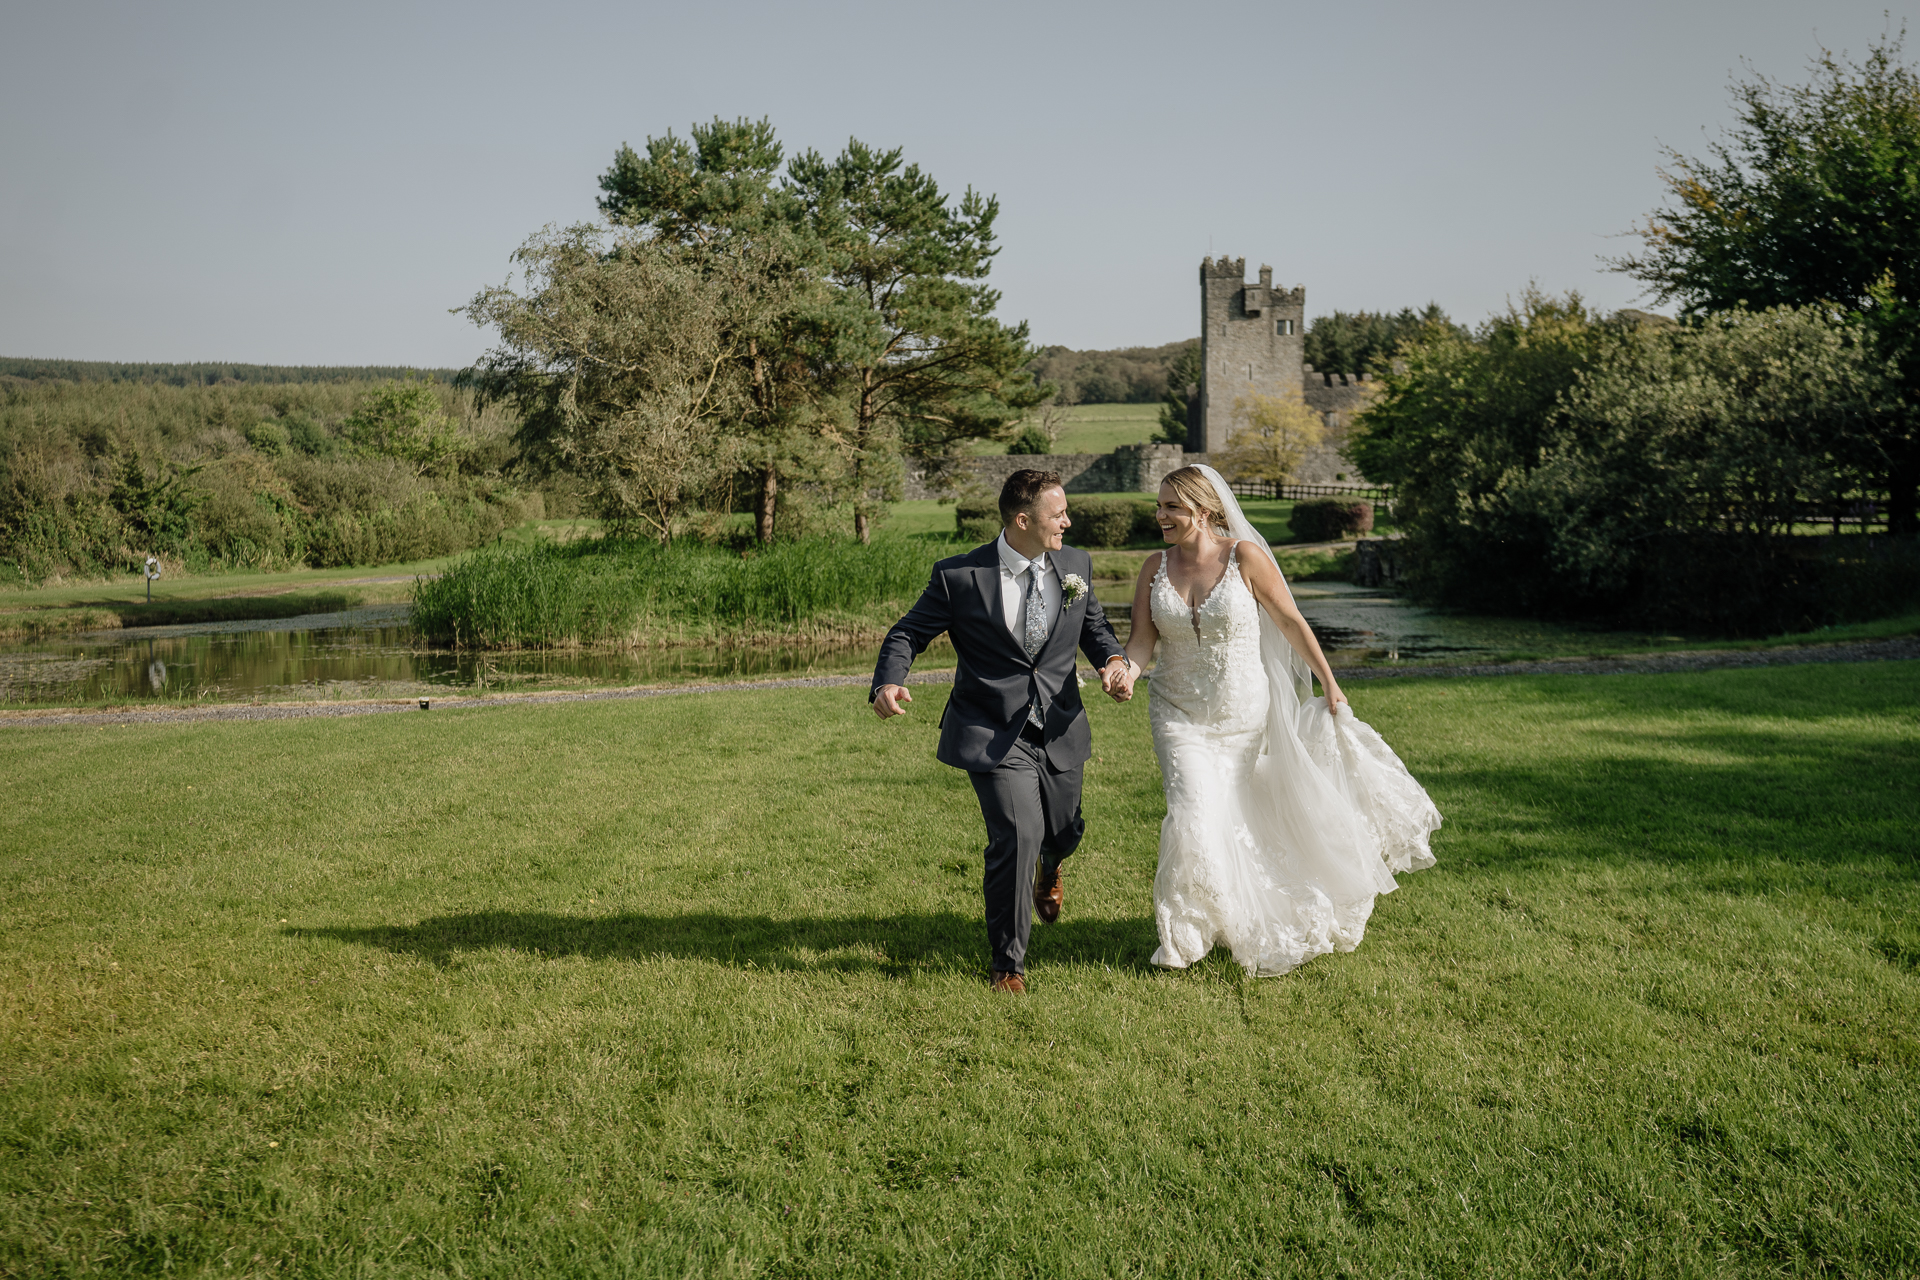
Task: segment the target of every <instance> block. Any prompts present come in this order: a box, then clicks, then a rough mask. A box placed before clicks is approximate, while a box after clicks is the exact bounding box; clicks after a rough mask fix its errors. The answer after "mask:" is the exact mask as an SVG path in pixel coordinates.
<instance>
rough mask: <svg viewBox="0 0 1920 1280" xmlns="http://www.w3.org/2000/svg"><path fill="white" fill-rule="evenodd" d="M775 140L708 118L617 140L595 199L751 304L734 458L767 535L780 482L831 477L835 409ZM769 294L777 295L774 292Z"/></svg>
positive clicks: (824, 336)
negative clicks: (634, 141) (685, 131)
mask: <svg viewBox="0 0 1920 1280" xmlns="http://www.w3.org/2000/svg"><path fill="white" fill-rule="evenodd" d="M781 160H782V151H781V147H780V144H779V142H778V141H777V140H776V138H775V137H774V132H773V126H772V125H771V124H770V123H769V122H767V121H765V120H758V121H755V120H733V121H728V120H718V119H716V120H714V121H713V122H712V123H710V124H705V125H695V126H693V128H692V129H691V130H689V136H688V138H685V139H682V138H679V137H676V136H675V135H674V134H673V133H672V132H671V131H669V132H668V133H667V135H666V136H665V137H663V138H648V139H647V144H646V153H645V154H644V155H641V154H639V153H636V152H635V151H634V150H633V148H631V147H629V146H626V145H622V146H621V148H620V150H619V151H618V152H617V153H616V154H615V156H614V162H613V166H612V167H611V168H610V169H608V170H607V172H606V173H604V174H602V175H601V178H600V189H601V191H602V192H603V193H604V194H603V195H602V197H601V199H600V202H599V203H600V209H601V211H602V212H603V213H604V214H606V216H607V218H608V219H609V220H610V221H612V222H614V223H615V224H617V225H619V226H622V227H627V228H632V229H634V230H636V231H638V232H639V233H641V235H642V236H643V237H645V238H646V239H648V240H650V241H651V242H652V243H654V244H655V245H657V246H661V247H670V248H671V249H672V250H674V251H675V252H676V253H677V254H678V255H679V256H680V257H681V258H682V259H683V260H684V261H688V262H697V263H698V264H699V269H700V270H701V271H702V272H703V273H704V274H705V275H707V276H708V277H710V278H712V279H713V280H715V281H716V282H718V283H720V284H721V285H722V286H723V287H724V288H726V289H728V290H731V291H733V292H734V293H736V294H738V295H741V297H743V298H757V299H759V302H760V305H754V306H748V307H744V308H735V318H736V320H737V321H739V322H742V323H747V322H750V323H751V328H750V329H748V330H746V331H743V332H741V333H739V334H737V335H735V336H736V337H737V339H738V341H737V344H736V347H735V350H736V353H737V355H736V358H737V360H738V361H739V363H740V365H741V369H740V372H741V373H742V374H743V375H744V389H743V396H742V398H741V400H740V401H739V419H738V422H737V426H738V428H739V429H738V430H737V431H736V432H734V438H733V441H732V443H733V445H734V447H735V448H736V450H737V460H738V461H739V462H740V463H741V464H742V466H743V467H744V468H745V470H746V471H747V473H748V474H749V475H750V477H751V487H752V501H753V509H754V525H755V532H756V535H757V536H758V538H759V540H760V541H762V542H771V541H773V538H774V530H775V518H776V513H777V510H778V504H779V497H780V493H781V490H782V487H783V485H786V484H790V483H791V482H793V481H796V480H800V481H812V482H816V483H818V482H822V481H827V482H830V481H831V480H832V478H833V475H832V473H833V472H834V471H835V468H834V466H833V465H832V464H833V462H834V460H835V451H834V450H833V449H832V448H831V447H830V446H831V445H832V444H833V443H834V442H836V441H837V440H838V438H839V435H840V433H839V431H838V426H839V424H840V421H841V419H842V417H843V416H844V415H843V414H842V413H841V411H840V409H841V400H840V398H839V393H838V389H837V388H836V387H835V386H834V380H833V378H832V377H831V376H830V373H831V371H830V370H829V369H828V368H827V367H826V365H825V363H824V356H825V353H826V351H827V349H828V345H829V343H828V334H829V328H828V326H827V323H826V321H827V319H828V318H829V317H831V315H832V314H833V313H834V311H835V307H834V305H833V303H834V298H833V296H832V290H831V288H830V286H829V285H828V284H827V283H826V265H827V263H826V254H827V248H826V245H825V244H824V243H823V242H822V240H821V239H820V237H819V236H818V234H817V233H816V231H815V229H814V228H813V227H812V226H810V225H809V222H808V220H807V219H806V217H805V216H804V210H803V208H802V205H801V202H800V201H799V200H798V198H796V196H795V195H794V194H793V192H792V191H791V190H790V189H789V186H788V185H787V184H784V183H783V182H782V181H781V180H780V177H779V173H780V164H781ZM776 299H777V302H776V301H775V300H776Z"/></svg>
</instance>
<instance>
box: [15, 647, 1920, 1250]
mask: <svg viewBox="0 0 1920 1280" xmlns="http://www.w3.org/2000/svg"><path fill="white" fill-rule="evenodd" d="M1916 690H1920V670H1917V669H1916V667H1915V665H1914V664H1868V665H1861V666H1854V667H1845V668H1813V667H1803V668H1787V669H1776V670H1766V671H1722V672H1712V673H1705V674H1701V675H1696V676H1665V677H1604V678H1557V679H1513V680H1502V681H1489V682H1479V683H1468V682H1458V681H1434V682H1431V683H1427V682H1422V683H1418V684H1414V683H1408V684H1369V685H1365V686H1360V687H1356V688H1355V689H1354V690H1353V691H1352V693H1353V696H1354V698H1355V700H1356V703H1357V704H1358V709H1359V710H1360V712H1361V713H1362V714H1363V715H1364V716H1365V717H1366V718H1367V719H1369V720H1370V721H1371V722H1373V723H1374V724H1375V725H1376V726H1378V727H1379V728H1380V729H1381V730H1382V731H1383V732H1385V733H1386V734H1387V735H1388V737H1389V738H1390V739H1391V740H1392V741H1393V742H1394V743H1395V744H1396V746H1397V747H1398V748H1399V749H1400V750H1401V752H1402V754H1403V755H1404V757H1405V758H1406V760H1407V762H1408V764H1409V765H1410V766H1411V767H1412V768H1413V770H1414V772H1415V773H1416V774H1418V775H1419V776H1420V777H1421V778H1422V780H1423V781H1424V782H1425V783H1426V785H1427V786H1428V787H1429V788H1430V789H1431V790H1432V792H1433V794H1434V796H1435V798H1436V799H1437V800H1438V802H1439V804H1440V806H1441V808H1442V809H1443V810H1444V811H1445V813H1446V817H1447V826H1446V828H1445V829H1444V830H1443V831H1442V832H1441V833H1440V834H1439V837H1438V840H1437V850H1438V853H1439V855H1440V865H1439V866H1438V867H1437V868H1435V869H1433V870H1431V871H1427V872H1423V873H1421V874H1419V875H1415V876H1409V877H1406V878H1405V879H1404V881H1403V884H1402V887H1401V889H1400V890H1399V891H1398V892H1396V893H1394V894H1392V895H1389V896H1388V897H1386V898H1384V899H1382V900H1381V903H1380V906H1379V909H1378V911H1377V912H1376V913H1375V916H1374V919H1373V922H1372V924H1371V926H1370V928H1369V932H1368V936H1367V940H1366V942H1365V943H1364V945H1362V946H1361V948H1360V949H1359V950H1358V951H1357V952H1355V953H1353V954H1352V955H1347V956H1334V957H1325V958H1322V959H1320V960H1316V961H1314V962H1313V963H1312V964H1310V965H1309V966H1307V967H1306V968H1305V969H1303V970H1302V971H1300V972H1299V973H1297V974H1295V975H1292V976H1290V977H1288V978H1284V979H1279V980H1267V981H1258V982H1249V981H1247V980H1246V979H1244V978H1243V977H1242V976H1241V974H1240V973H1239V971H1238V970H1237V969H1236V968H1234V967H1233V966H1232V965H1231V964H1230V963H1228V962H1226V961H1225V960H1224V959H1222V958H1216V959H1215V960H1213V961H1210V962H1208V963H1207V964H1205V965H1202V966H1200V967H1199V968H1198V969H1196V970H1193V971H1190V972H1187V973H1184V974H1169V973H1162V972H1158V971H1154V970H1152V969H1150V968H1149V967H1148V966H1147V963H1146V961H1147V957H1148V955H1149V954H1150V952H1151V950H1152V948H1153V946H1154V929H1153V923H1152V920H1151V915H1150V912H1149V909H1148V903H1149V895H1150V886H1151V880H1152V874H1153V865H1154V856H1155V848H1156V843H1157V833H1158V827H1159V821H1160V816H1161V812H1162V810H1161V803H1160V797H1159V788H1158V777H1157V771H1156V769H1155V766H1154V762H1153V757H1152V754H1151V747H1150V743H1149V737H1148V733H1147V728H1146V708H1145V706H1144V705H1142V704H1141V703H1134V704H1131V705H1129V706H1126V707H1114V706H1112V705H1110V704H1105V703H1101V704H1097V705H1095V706H1094V707H1093V708H1092V714H1093V716H1094V720H1095V723H1094V734H1095V743H1096V749H1097V752H1098V755H1097V757H1096V759H1095V760H1094V762H1093V763H1092V764H1091V765H1090V766H1089V771H1088V789H1087V799H1086V804H1087V815H1088V819H1089V824H1090V828H1089V836H1088V840H1087V843H1086V845H1085V846H1084V847H1083V848H1082V850H1081V852H1080V853H1078V854H1077V855H1076V856H1075V858H1074V861H1073V863H1071V864H1070V867H1071V869H1070V871H1069V878H1068V881H1067V884H1068V897H1067V912H1066V916H1065V918H1064V919H1063V921H1062V923H1061V924H1059V925H1057V926H1055V927H1053V928H1050V929H1037V930H1036V932H1035V938H1036V941H1035V955H1034V957H1033V962H1032V966H1031V977H1032V984H1033V991H1032V994H1031V995H1030V996H1028V997H1027V998H1026V999H1024V1000H1018V1001H1014V1000H1005V999H996V998H991V997H990V996H989V995H988V993H987V992H986V991H985V990H984V983H983V981H982V975H981V973H980V968H981V965H982V963H983V959H984V940H983V937H982V928H981V925H980V923H979V920H978V915H979V889H978V877H979V845H980V836H979V832H978V822H979V819H978V816H977V813H976V812H975V807H974V801H973V796H972V793H971V791H970V790H969V789H968V788H967V787H966V786H965V784H964V781H962V780H961V779H960V778H959V777H958V775H956V774H955V773H953V772H952V771H951V770H947V769H944V768H942V767H940V766H939V765H937V764H935V763H934V761H933V759H932V751H933V744H934V739H935V734H936V728H935V725H936V721H937V719H938V713H939V709H940V705H941V700H942V698H943V696H944V691H943V690H940V689H937V688H932V687H929V688H926V689H924V690H922V691H921V696H920V700H919V702H918V703H917V704H916V707H915V710H914V713H913V714H912V715H910V716H909V717H907V718H906V719H905V720H904V721H896V722H892V723H890V724H888V725H884V726H883V725H879V724H877V723H875V722H874V721H873V720H872V718H871V716H870V715H869V713H868V712H867V709H866V707H865V706H864V704H863V700H862V699H861V698H860V696H859V693H858V691H857V690H852V691H849V690H819V691H815V690H797V691H790V692H779V693H741V694H726V695H714V696H701V697H683V698H673V699H663V700H660V701H657V702H621V703H590V704H569V705H566V706H559V707H538V708H515V709H496V710H492V711H486V712H480V713H473V714H466V713H462V714H458V715H445V714H442V713H440V712H438V711H436V712H430V713H425V714H420V713H413V714H408V715H405V716H381V717H368V718H364V719H354V720H341V721H327V722H301V721H283V722H259V723H245V724H223V725H198V726H181V727H151V728H136V729H99V730H62V729H23V730H8V731H5V732H4V733H0V772H4V775H5V776H6V777H7V778H9V779H10V781H11V783H12V785H13V794H14V795H16V796H19V797H24V798H26V802H25V803H18V804H13V805H8V806H4V807H0V851H3V852H0V926H3V927H4V928H5V931H6V937H7V940H8V963H9V980H8V982H7V983H6V984H5V986H4V988H3V989H0V1140H4V1143H5V1149H6V1153H7V1158H6V1159H5V1160H4V1161H0V1191H4V1194H3V1195H0V1272H4V1273H5V1274H8V1275H21V1276H25V1275H34V1276H77V1275H130V1274H148V1273H159V1272H162V1271H168V1272H172V1273H179V1274H214V1273H218V1274H223V1275H224V1274H237V1275H245V1274H267V1273H269V1272H271V1273H275V1274H288V1275H303V1276H347V1275H361V1274H369V1273H378V1274H381V1275H392V1276H410V1275H420V1276H428V1275H461V1274H464V1275H473V1276H479V1275H487V1276H540V1275H552V1276H561V1275H565V1276H591V1275H610V1276H611V1275H622V1276H632V1275H659V1276H699V1275H715V1276H718V1275H746V1274H755V1275H790V1276H802V1275H818V1276H828V1275H832V1276H867V1275H875V1276H878V1275H890V1274H898V1273H900V1272H903V1271H904V1272H912V1273H914V1274H918V1275H930V1276H979V1275H995V1274H1007V1275H1015V1274H1033V1275H1041V1274H1044V1275H1050V1276H1108V1275H1123V1274H1125V1275H1156V1276H1222V1275H1228V1276H1241V1275H1245V1276H1252V1275H1300V1276H1314V1277H1321V1276H1327V1275H1334V1274H1349V1275H1361V1274H1392V1275H1432V1276H1441V1275H1446V1276H1452V1275H1468V1274H1496V1275H1503V1276H1504V1275H1514V1276H1527V1275H1538V1276H1556V1277H1557V1276H1565V1275H1572V1274H1590V1275H1621V1276H1625V1275H1634V1276H1661V1275H1690V1276H1691V1275H1755V1274H1778V1273H1806V1274H1811V1273H1822V1274H1842V1275H1860V1276H1872V1275H1905V1274H1909V1273H1911V1272H1912V1271H1913V1270H1914V1269H1915V1268H1916V1267H1920V1246H1917V1245H1916V1243H1915V1242H1916V1241H1917V1240H1920V1209H1916V1206H1920V1158H1916V1154H1915V1153H1916V1151H1920V1133H1917V1132H1916V1129H1917V1128H1920V1121H1916V1116H1920V1069H1917V1068H1920V1037H1917V1036H1916V1031H1915V1027H1916V1026H1917V1025H1920V980H1917V979H1916V972H1917V970H1916V966H1920V932H1916V927H1915V920H1916V918H1920V915H1917V911H1920V888H1917V886H1916V875H1915V864H1914V861H1913V845H1912V830H1913V823H1914V819H1915V811H1914V800H1913V792H1912V786H1911V779H1912V776H1913V770H1914V766H1915V764H1916V757H1917V756H1920V698H1917V695H1916ZM101 778H114V779H117V780H119V781H118V783H117V785H116V786H114V787H112V788H104V787H101V786H100V785H99V782H98V780H99V779H101Z"/></svg>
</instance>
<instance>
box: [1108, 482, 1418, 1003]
mask: <svg viewBox="0 0 1920 1280" xmlns="http://www.w3.org/2000/svg"><path fill="white" fill-rule="evenodd" d="M1156 514H1157V516H1158V519H1159V522H1160V529H1161V534H1162V536H1163V537H1165V538H1166V540H1167V542H1168V543H1169V544H1171V545H1170V546H1169V547H1168V548H1167V550H1165V551H1162V552H1156V553H1155V554H1153V555H1151V556H1148V557H1147V562H1146V564H1145V565H1144V566H1142V568H1141V571H1140V581H1139V584H1138V586H1137V587H1136V588H1135V590H1134V595H1133V634H1132V636H1131V637H1130V638H1129V640H1128V642H1127V659H1128V661H1129V662H1130V663H1131V664H1133V673H1134V675H1136V676H1137V675H1138V674H1139V673H1140V670H1141V668H1142V667H1144V666H1145V665H1146V663H1147V661H1148V660H1149V659H1150V658H1153V657H1155V655H1156V654H1157V663H1156V665H1155V666H1154V668H1153V677H1152V682H1151V686H1150V690H1151V691H1150V695H1149V715H1150V718H1151V720H1152V724H1153V746H1154V750H1155V752H1156V753H1158V755H1159V757H1160V772H1161V777H1162V779H1163V782H1164V785H1165V787H1166V795H1167V816H1166V819H1165V821H1164V822H1163V823H1162V824H1161V828H1160V868H1159V872H1158V874H1156V875H1155V877H1154V882H1153V908H1154V919H1155V922H1156V923H1157V925H1158V926H1159V930H1160V948H1159V950H1157V951H1156V952H1154V955H1153V963H1155V964H1157V965H1164V966H1167V967H1169V968H1175V969H1183V968H1185V967H1186V966H1188V965H1190V964H1194V963H1196V962H1198V961H1199V960H1200V959H1202V958H1203V957H1204V956H1205V955H1206V954H1207V953H1208V952H1209V951H1211V950H1212V949H1213V947H1214V945H1215V944H1216V943H1225V944H1226V945H1227V946H1228V947H1229V948H1231V950H1232V952H1233V958H1234V959H1235V960H1237V961H1239V963H1240V964H1241V965H1242V966H1243V967H1244V968H1245V969H1246V971H1247V972H1248V974H1250V975H1254V976H1262V975H1270V974H1281V973H1285V972H1287V971H1288V970H1290V969H1292V968H1294V967H1295V966H1297V965H1300V964H1302V963H1304V962H1305V961H1307V960H1310V959H1312V958H1313V957H1314V956H1317V955H1322V954H1325V953H1326V952H1329V951H1351V950H1353V949H1354V947H1356V946H1358V945H1359V943H1360V937H1361V934H1362V933H1363V932H1364V931H1365V929H1366V923H1367V917H1368V916H1369V915H1371V914H1372V912H1373V900H1374V898H1375V897H1376V896H1377V895H1379V894H1382V893H1389V892H1391V891H1392V890H1393V889H1394V888H1395V884H1394V879H1393V872H1395V871H1415V870H1419V869H1420V868H1422V867H1429V866H1432V865H1433V854H1432V853H1431V852H1430V851H1429V850H1428V847H1427V839H1428V836H1429V835H1430V834H1431V833H1432V832H1433V831H1435V830H1437V829H1438V828H1439V826H1440V813H1439V810H1437V809H1435V808H1434V806H1433V802H1432V801H1431V800H1430V799H1428V797H1427V793H1426V792H1425V790H1423V789H1422V788H1421V786H1420V784H1419V783H1418V782H1415V781H1414V779H1413V777H1412V775H1410V774H1409V773H1408V772H1407V770H1406V767H1405V766H1404V765H1402V764H1401V763H1400V760H1399V757H1397V756H1395V755H1394V753H1393V751H1392V749H1391V748H1389V747H1388V746H1387V744H1386V743H1385V742H1384V741H1382V740H1381V738H1380V735H1379V734H1377V733H1375V732H1374V731H1373V730H1372V729H1371V728H1369V727H1368V726H1367V725H1366V724H1364V723H1362V722H1361V721H1360V720H1358V719H1356V718H1355V717H1354V714H1353V711H1352V709H1351V708H1350V707H1348V706H1347V700H1346V698H1345V696H1344V695H1342V694H1341V692H1340V684H1339V681H1337V680H1336V679H1334V675H1333V670H1332V668H1331V667H1329V666H1328V665H1327V659H1326V656H1325V655H1324V654H1323V653H1321V651H1320V645H1319V642H1318V641H1316V640H1315V639H1314V636H1313V631H1312V630H1311V629H1310V628H1309V627H1308V626H1307V623H1306V620H1305V619H1304V618H1302V617H1301V616H1300V611H1299V609H1298V608H1296V607H1295V605H1294V603H1293V595H1292V593H1291V592H1289V591H1288V590H1287V584H1286V580H1285V578H1284V577H1282V575H1281V573H1280V567H1279V565H1278V564H1277V563H1276V562H1275V561H1274V558H1273V553H1272V552H1271V551H1270V550H1269V549H1268V548H1267V544H1266V542H1265V540H1264V539H1262V538H1261V537H1260V536H1259V534H1258V533H1256V532H1255V531H1254V529H1253V526H1252V525H1251V524H1249V523H1248V522H1247V520H1246V517H1245V516H1244V515H1242V514H1241V511H1240V505H1239V503H1237V502H1236V501H1235V500H1234V497H1233V494H1232V492H1231V491H1230V490H1229V489H1228V488H1227V485H1226V482H1225V481H1224V480H1222V479H1221V478H1220V475H1219V473H1218V472H1216V471H1214V470H1213V469H1212V468H1211V467H1182V468H1181V469H1180V470H1178V471H1176V472H1174V473H1173V474H1172V475H1170V476H1168V477H1167V480H1166V483H1164V484H1162V485H1161V486H1160V503H1159V509H1158V512H1157V513H1156ZM1314 676H1318V677H1319V679H1320V684H1321V686H1322V688H1324V689H1325V691H1326V694H1325V696H1324V697H1320V698H1315V697H1313V696H1312V694H1313V686H1312V683H1311V681H1312V677H1314Z"/></svg>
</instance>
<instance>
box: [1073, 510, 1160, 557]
mask: <svg viewBox="0 0 1920 1280" xmlns="http://www.w3.org/2000/svg"><path fill="white" fill-rule="evenodd" d="M1142 508H1145V510H1146V513H1147V518H1148V519H1149V520H1151V519H1152V515H1153V504H1152V503H1142V502H1137V501H1134V500H1132V499H1129V498H1082V499H1079V500H1078V501H1075V502H1073V503H1072V504H1071V505H1070V506H1069V507H1068V508H1067V514H1068V516H1070V517H1071V518H1072V520H1073V527H1072V529H1070V530H1069V531H1068V533H1067V540H1068V541H1070V542H1072V543H1074V544H1075V545H1076V546H1085V547H1124V546H1126V545H1127V544H1128V543H1130V542H1132V541H1133V540H1134V539H1135V538H1136V537H1138V536H1139V528H1140V513H1141V509H1142ZM1154 532H1155V533H1156V534H1157V533H1158V532H1159V526H1158V525H1155V526H1154Z"/></svg>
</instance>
